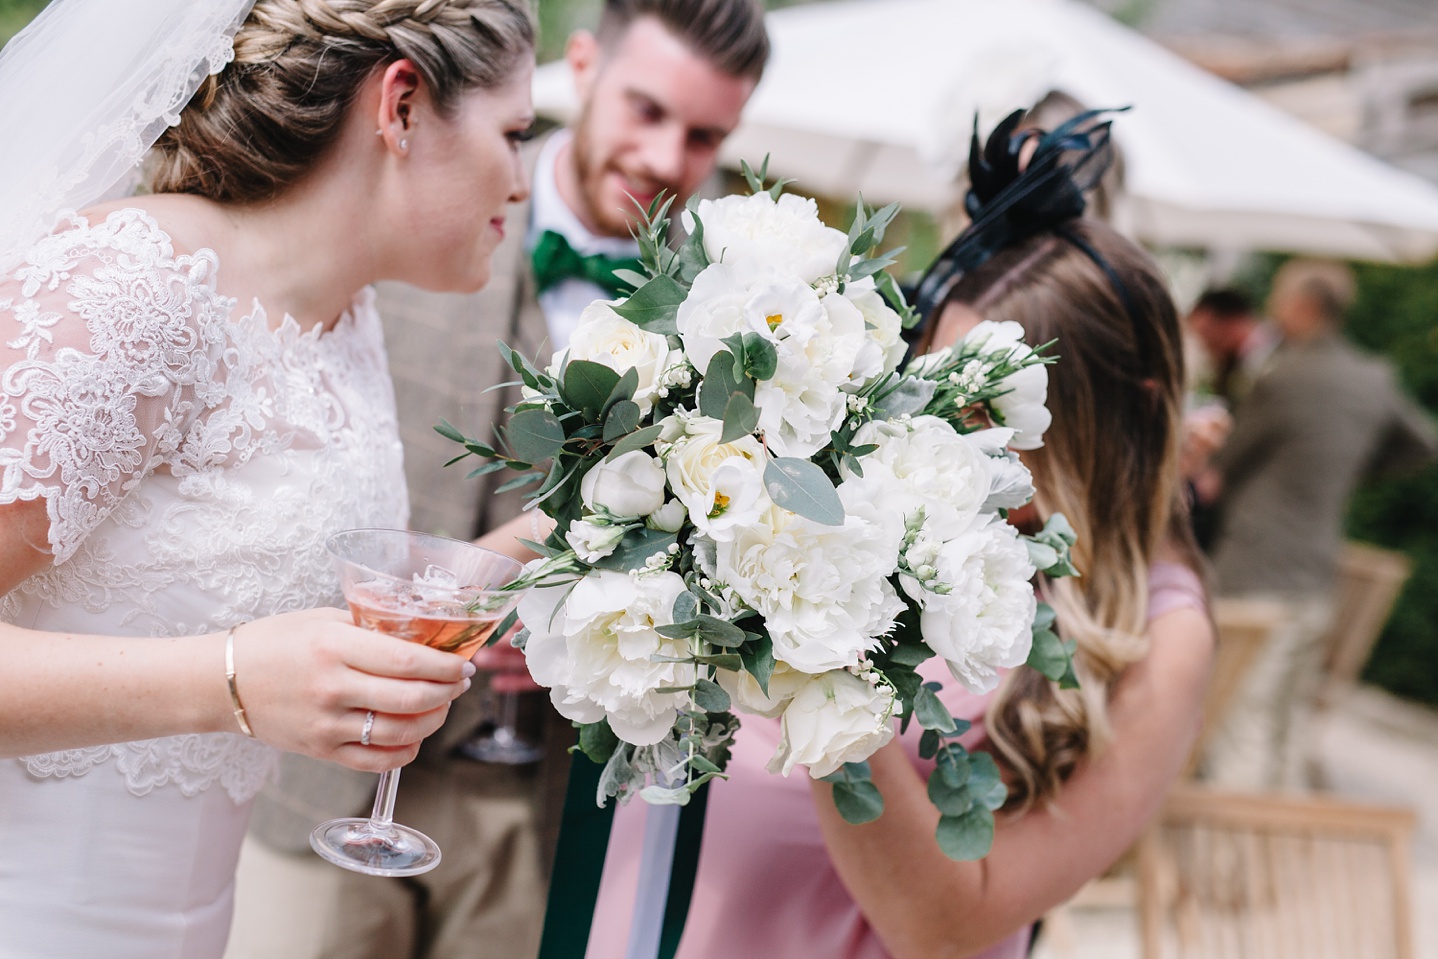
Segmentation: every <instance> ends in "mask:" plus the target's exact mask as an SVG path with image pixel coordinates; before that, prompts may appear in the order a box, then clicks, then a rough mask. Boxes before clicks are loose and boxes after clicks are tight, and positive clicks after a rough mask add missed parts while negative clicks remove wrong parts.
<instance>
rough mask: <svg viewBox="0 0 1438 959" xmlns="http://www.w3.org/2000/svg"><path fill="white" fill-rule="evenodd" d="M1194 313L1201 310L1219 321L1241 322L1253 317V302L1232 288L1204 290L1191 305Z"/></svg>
mask: <svg viewBox="0 0 1438 959" xmlns="http://www.w3.org/2000/svg"><path fill="white" fill-rule="evenodd" d="M1193 309H1194V312H1197V311H1199V310H1203V311H1204V312H1205V313H1211V314H1213V316H1214V317H1215V318H1217V319H1220V320H1241V319H1244V318H1245V317H1250V316H1253V315H1254V314H1253V300H1252V298H1250V297H1249V295H1248V294H1247V293H1245V292H1243V291H1242V290H1235V289H1233V288H1232V287H1222V288H1219V289H1212V290H1205V291H1204V293H1203V295H1202V296H1200V297H1199V298H1198V302H1197V303H1195V304H1194V305H1193Z"/></svg>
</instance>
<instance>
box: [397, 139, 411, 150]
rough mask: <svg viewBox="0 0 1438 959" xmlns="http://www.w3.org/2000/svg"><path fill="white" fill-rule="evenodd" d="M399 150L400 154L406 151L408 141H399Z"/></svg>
mask: <svg viewBox="0 0 1438 959" xmlns="http://www.w3.org/2000/svg"><path fill="white" fill-rule="evenodd" d="M399 149H400V152H401V153H403V152H405V151H407V150H408V149H409V141H408V140H401V141H399Z"/></svg>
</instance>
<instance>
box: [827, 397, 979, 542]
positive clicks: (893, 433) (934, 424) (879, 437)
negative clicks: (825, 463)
mask: <svg viewBox="0 0 1438 959" xmlns="http://www.w3.org/2000/svg"><path fill="white" fill-rule="evenodd" d="M853 442H854V445H855V446H868V445H871V444H872V445H875V446H877V447H878V449H876V450H874V451H872V452H870V453H866V454H865V455H864V456H863V457H861V458H860V460H859V463H860V465H861V466H862V467H863V470H864V478H865V479H866V480H874V481H877V482H879V483H880V484H881V485H882V487H883V490H882V494H881V497H880V498H881V500H882V502H883V504H884V506H885V507H886V508H888V509H892V510H897V511H899V512H900V513H901V515H902V516H903V518H904V519H905V520H907V519H909V518H911V517H912V516H913V515H914V514H915V513H916V512H917V511H918V510H920V509H923V510H924V516H925V520H924V528H925V529H926V530H928V531H929V533H930V535H932V536H935V537H938V538H940V539H948V538H950V537H952V536H956V535H958V534H959V533H960V532H962V531H963V530H965V529H967V528H968V527H969V525H970V524H971V523H972V522H973V520H974V517H976V516H978V515H979V511H980V510H981V509H983V507H984V502H985V500H987V498H988V496H989V493H990V490H991V488H992V468H991V466H990V462H989V458H988V457H987V456H985V455H984V453H983V451H982V450H981V448H980V447H979V446H978V445H977V444H976V443H974V442H973V441H972V440H971V439H970V438H969V437H967V436H961V435H960V434H959V433H957V432H955V431H954V428H953V427H952V426H950V425H949V424H948V422H946V421H945V420H942V419H940V418H939V417H937V416H916V417H914V418H913V419H911V420H908V421H907V422H901V421H894V420H889V421H880V420H875V421H873V422H869V423H865V424H864V425H863V426H862V427H860V428H859V430H858V432H857V433H855V434H854V440H853ZM845 475H846V476H847V475H848V473H847V471H846V473H845Z"/></svg>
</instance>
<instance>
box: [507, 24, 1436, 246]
mask: <svg viewBox="0 0 1438 959" xmlns="http://www.w3.org/2000/svg"><path fill="white" fill-rule="evenodd" d="M768 24H769V32H770V37H771V39H772V42H773V56H772V59H771V61H770V65H769V68H768V70H767V71H766V73H765V75H764V80H763V82H762V83H761V84H760V86H759V89H758V90H757V91H756V92H755V95H754V98H753V99H752V101H751V102H750V104H749V107H748V109H747V110H746V112H745V119H744V123H743V126H742V127H741V128H740V129H739V130H738V131H736V132H735V134H734V135H733V136H732V137H730V138H729V140H728V141H727V142H726V144H725V149H724V157H723V158H724V161H725V163H726V164H727V165H731V166H737V165H738V160H739V158H741V157H742V158H745V159H748V160H749V162H750V163H752V164H757V163H758V162H759V161H760V160H761V159H762V158H763V157H764V156H765V155H766V154H767V155H769V156H770V164H769V172H770V173H771V174H778V175H783V176H788V177H793V178H795V179H797V180H798V181H799V184H798V185H799V186H801V187H802V188H803V189H805V190H806V191H809V192H812V193H816V194H820V195H825V196H831V197H852V196H855V195H857V194H859V193H862V194H863V195H864V197H865V199H866V200H868V201H870V202H871V203H887V202H889V201H892V200H898V201H899V202H901V203H903V204H904V205H905V206H907V207H911V208H918V209H923V210H927V211H930V212H933V213H936V214H940V215H942V214H945V213H948V212H950V211H952V210H953V209H954V208H955V206H956V203H957V200H958V198H959V196H960V195H961V193H962V190H963V186H962V182H961V174H962V163H963V160H964V158H965V157H966V156H967V150H968V136H969V132H970V129H971V126H972V123H973V117H974V113H975V111H976V110H977V111H978V112H979V114H980V120H981V123H982V125H983V126H984V127H991V126H993V125H995V124H997V122H998V121H999V120H1000V119H1001V118H1002V117H1003V115H1004V114H1005V113H1007V112H1008V111H1010V110H1012V109H1014V108H1017V107H1021V106H1030V105H1032V104H1033V103H1034V102H1036V101H1037V100H1038V99H1039V98H1040V97H1042V96H1043V95H1044V94H1045V93H1047V92H1049V91H1050V90H1057V91H1061V92H1063V93H1066V94H1068V95H1069V96H1071V97H1073V98H1075V99H1077V100H1078V101H1080V102H1082V103H1083V104H1085V105H1086V106H1090V107H1113V106H1124V105H1131V106H1132V107H1133V110H1132V111H1131V112H1129V113H1126V114H1124V115H1122V116H1121V117H1119V118H1118V120H1117V121H1116V123H1115V124H1114V138H1115V140H1116V142H1117V143H1118V144H1119V146H1120V147H1121V149H1122V152H1123V155H1124V170H1125V178H1124V191H1123V195H1122V196H1121V197H1120V199H1119V205H1118V207H1117V209H1116V211H1115V221H1116V222H1117V223H1118V225H1119V226H1120V227H1121V228H1123V229H1125V230H1127V231H1128V232H1130V233H1131V234H1132V235H1134V236H1136V237H1137V238H1138V239H1140V240H1143V241H1145V242H1147V243H1150V244H1153V245H1157V246H1195V247H1205V248H1214V249H1228V250H1243V249H1266V250H1282V251H1291V252H1307V253H1317V254H1326V255H1335V256H1344V257H1354V258H1360V259H1373V260H1390V261H1394V260H1396V261H1421V260H1426V259H1428V258H1430V257H1432V256H1433V255H1434V253H1435V252H1438V187H1434V186H1433V185H1431V184H1429V183H1428V182H1427V181H1425V180H1422V179H1420V178H1418V177H1416V176H1414V175H1412V174H1408V173H1405V172H1403V171H1400V170H1397V169H1395V168H1393V167H1390V166H1388V165H1387V164H1385V163H1383V162H1381V161H1379V160H1377V159H1374V158H1373V157H1371V156H1369V155H1367V154H1365V153H1363V152H1362V151H1360V150H1358V149H1355V148H1354V147H1351V146H1349V145H1348V144H1345V143H1343V142H1342V141H1339V140H1336V139H1334V138H1332V137H1330V136H1328V135H1326V134H1324V133H1322V132H1320V131H1318V130H1316V129H1314V128H1312V127H1310V126H1308V125H1306V124H1304V123H1302V122H1301V121H1299V120H1296V119H1294V118H1292V117H1290V116H1288V115H1286V114H1284V113H1282V112H1281V111H1279V110H1278V109H1277V108H1275V107H1272V106H1270V105H1269V104H1267V103H1265V102H1264V101H1262V100H1260V99H1259V98H1257V97H1255V96H1253V95H1251V94H1248V93H1246V92H1244V91H1243V90H1241V89H1239V88H1237V87H1235V86H1232V85H1231V84H1228V83H1226V82H1225V81H1223V80H1220V79H1218V78H1217V77H1214V76H1212V75H1211V74H1208V73H1206V72H1204V71H1203V70H1201V69H1199V68H1197V67H1195V66H1193V65H1192V64H1189V63H1188V62H1186V61H1184V60H1182V59H1181V58H1179V57H1178V56H1176V55H1174V54H1172V53H1170V52H1168V51H1167V50H1165V49H1163V48H1162V47H1160V46H1159V45H1158V44H1156V43H1153V42H1152V41H1150V40H1148V39H1146V38H1144V37H1143V36H1141V35H1140V34H1138V33H1136V32H1134V31H1132V30H1130V29H1128V28H1127V27H1124V26H1122V25H1121V24H1119V23H1117V22H1115V21H1114V20H1112V19H1111V18H1109V17H1108V16H1106V15H1104V14H1103V13H1101V12H1099V11H1097V10H1094V9H1093V8H1091V7H1087V6H1084V5H1082V4H1080V3H1077V2H1074V0H1002V2H998V0H836V2H828V3H815V4H809V5H804V6H798V7H790V8H786V9H783V10H777V11H774V12H772V13H770V14H769V15H768ZM535 102H536V106H537V107H538V108H539V109H540V110H541V112H545V113H548V114H550V115H555V116H559V117H564V116H566V115H568V113H569V112H570V111H572V109H573V92H572V88H571V86H570V81H569V77H568V72H567V70H566V68H565V66H564V64H563V63H562V62H560V63H554V64H549V65H547V66H545V67H542V68H541V69H540V70H539V72H538V74H537V75H536V79H535Z"/></svg>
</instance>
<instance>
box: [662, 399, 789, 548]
mask: <svg viewBox="0 0 1438 959" xmlns="http://www.w3.org/2000/svg"><path fill="white" fill-rule="evenodd" d="M723 432H724V424H723V423H722V422H720V421H719V420H716V419H713V418H712V417H707V416H694V417H690V418H689V420H688V421H687V422H686V423H685V427H684V436H683V437H681V438H680V439H678V440H676V441H675V442H674V445H673V446H671V447H670V448H669V452H668V454H666V456H665V460H664V469H665V472H666V473H667V474H668V476H669V486H670V488H671V489H673V490H674V495H675V496H677V497H679V499H680V501H681V502H683V503H684V506H685V508H686V509H688V510H689V521H690V522H692V523H693V524H694V525H695V526H696V527H697V528H698V529H699V530H700V531H702V532H704V533H706V534H708V535H709V536H711V537H713V538H714V539H716V540H723V539H728V538H729V537H730V536H732V535H734V531H735V530H736V529H739V528H741V527H744V526H747V525H748V524H750V523H753V522H754V521H755V520H757V519H758V518H759V515H760V513H762V512H763V511H764V510H765V509H767V508H768V506H769V494H768V493H766V492H765V491H764V469H765V467H766V466H767V465H768V463H767V460H766V458H765V456H764V448H763V447H762V446H760V445H759V441H758V440H756V439H755V438H754V437H752V436H741V437H739V438H738V439H737V440H735V441H734V442H732V443H721V442H719V437H720V436H721V435H723Z"/></svg>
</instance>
